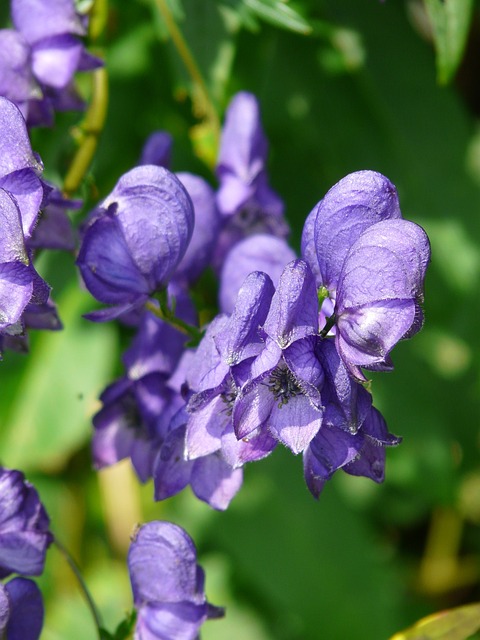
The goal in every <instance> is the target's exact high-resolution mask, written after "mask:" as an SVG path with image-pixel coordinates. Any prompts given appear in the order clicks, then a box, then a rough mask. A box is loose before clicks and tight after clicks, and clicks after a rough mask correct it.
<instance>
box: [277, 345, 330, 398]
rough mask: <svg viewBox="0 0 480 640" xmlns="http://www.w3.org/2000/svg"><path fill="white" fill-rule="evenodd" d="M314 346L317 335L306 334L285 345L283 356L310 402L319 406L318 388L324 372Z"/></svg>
mask: <svg viewBox="0 0 480 640" xmlns="http://www.w3.org/2000/svg"><path fill="white" fill-rule="evenodd" d="M316 347H317V337H316V336H307V337H306V338H303V339H302V340H296V341H295V342H294V343H293V344H291V345H290V346H289V347H287V349H285V350H284V352H283V357H284V360H285V362H286V364H287V366H288V368H289V369H290V371H291V372H292V373H293V375H294V377H295V378H296V380H297V382H298V385H299V386H300V387H301V389H302V391H303V392H304V393H305V394H306V395H307V396H308V398H309V400H310V402H312V403H313V404H314V405H315V406H316V407H317V408H320V406H321V402H320V390H321V388H322V385H323V381H324V372H323V367H322V365H321V364H320V362H319V360H318V358H317V355H316Z"/></svg>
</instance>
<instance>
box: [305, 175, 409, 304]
mask: <svg viewBox="0 0 480 640" xmlns="http://www.w3.org/2000/svg"><path fill="white" fill-rule="evenodd" d="M315 211H316V221H315V229H314V241H315V249H316V253H317V262H318V271H319V273H320V277H321V280H320V282H317V284H318V285H320V284H321V285H323V286H325V287H326V288H327V289H328V290H329V291H330V292H334V291H335V290H336V288H337V283H338V278H339V275H340V271H341V270H342V266H343V262H344V260H345V257H346V255H347V253H348V251H349V250H350V247H351V246H352V244H353V243H354V242H355V241H356V240H357V238H359V237H360V235H361V234H362V233H363V232H364V231H365V230H366V229H367V228H368V227H370V226H371V225H373V224H375V223H378V222H380V221H381V220H385V219H392V218H400V217H401V213H400V207H399V203H398V196H397V191H396V189H395V187H394V185H393V184H392V183H391V182H390V181H389V180H388V179H387V178H386V177H385V176H383V175H382V174H380V173H377V172H375V171H357V172H356V173H351V174H349V175H348V176H346V177H345V178H343V179H342V180H340V182H338V183H337V184H336V185H334V186H333V187H332V188H331V189H330V191H328V193H327V194H326V195H325V197H324V198H323V200H321V201H320V202H319V203H318V205H317V206H316V208H315ZM310 215H313V214H310ZM306 234H307V236H306V238H305V239H304V243H303V246H304V248H305V250H306V251H307V252H309V253H308V255H311V246H310V247H309V248H308V246H309V242H311V232H310V231H308V230H307V231H306ZM306 257H307V256H306ZM312 270H313V271H314V272H315V273H316V274H317V267H316V264H315V265H312Z"/></svg>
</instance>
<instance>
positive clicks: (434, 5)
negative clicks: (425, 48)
mask: <svg viewBox="0 0 480 640" xmlns="http://www.w3.org/2000/svg"><path fill="white" fill-rule="evenodd" d="M425 5H426V8H427V11H428V15H429V16H430V20H431V21H432V27H433V32H434V37H435V46H436V50H437V73H438V81H439V82H440V84H447V82H449V81H450V80H451V79H452V78H453V76H454V74H455V72H456V70H457V68H458V65H459V64H460V62H461V60H462V55H463V51H464V48H465V43H466V40H467V35H468V30H469V27H470V21H471V18H472V10H473V0H425Z"/></svg>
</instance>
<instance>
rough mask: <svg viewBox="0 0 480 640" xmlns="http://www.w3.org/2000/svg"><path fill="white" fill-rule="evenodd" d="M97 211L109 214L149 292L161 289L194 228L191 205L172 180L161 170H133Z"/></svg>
mask: <svg viewBox="0 0 480 640" xmlns="http://www.w3.org/2000/svg"><path fill="white" fill-rule="evenodd" d="M112 205H113V206H112ZM101 206H102V207H103V208H105V209H108V207H110V206H112V208H113V209H114V210H115V217H116V219H117V220H118V224H119V226H120V228H121V230H122V234H123V236H124V238H125V243H126V245H127V247H128V250H129V252H130V254H131V256H132V259H133V261H134V263H135V265H136V266H137V268H138V269H139V271H140V272H141V273H142V274H144V275H145V277H147V278H148V280H149V283H150V287H151V290H152V291H153V290H155V289H158V288H161V287H163V286H164V285H165V284H166V283H167V281H168V279H169V278H170V276H171V275H172V273H173V271H174V270H175V268H176V267H177V265H178V264H179V262H180V261H181V259H182V258H183V256H184V254H185V251H186V249H187V246H188V243H189V242H190V238H191V235H192V231H193V225H194V212H193V206H192V202H191V200H190V197H189V195H188V194H187V192H186V190H185V188H184V187H183V185H182V184H181V182H180V181H179V180H178V178H176V177H175V176H174V175H173V174H172V173H170V172H169V171H167V169H164V168H163V167H156V166H153V165H144V166H141V167H135V168H134V169H132V170H131V171H128V172H127V173H126V174H124V175H123V176H122V177H121V178H120V180H119V181H118V182H117V184H116V186H115V188H114V190H113V191H112V193H111V194H110V195H109V196H108V198H106V199H105V200H104V201H103V203H102V205H101Z"/></svg>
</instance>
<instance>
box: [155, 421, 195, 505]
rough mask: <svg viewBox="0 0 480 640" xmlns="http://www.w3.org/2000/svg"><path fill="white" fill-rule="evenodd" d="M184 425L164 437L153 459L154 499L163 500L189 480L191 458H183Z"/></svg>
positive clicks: (177, 491) (179, 489)
mask: <svg viewBox="0 0 480 640" xmlns="http://www.w3.org/2000/svg"><path fill="white" fill-rule="evenodd" d="M184 449H185V427H184V426H179V427H177V428H176V429H172V431H171V432H170V433H169V434H168V436H167V437H166V438H165V442H164V443H163V445H162V447H161V448H160V451H159V453H158V455H157V457H156V459H155V463H154V468H153V480H154V483H155V500H165V499H166V498H170V497H171V496H173V495H176V494H177V493H179V492H180V491H182V489H184V488H185V487H186V486H187V485H188V483H189V482H190V478H191V475H192V469H193V465H194V461H193V460H185V459H184V455H183V453H184Z"/></svg>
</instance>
